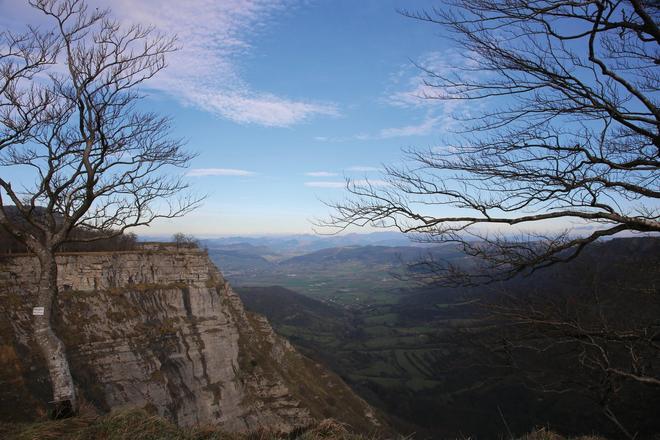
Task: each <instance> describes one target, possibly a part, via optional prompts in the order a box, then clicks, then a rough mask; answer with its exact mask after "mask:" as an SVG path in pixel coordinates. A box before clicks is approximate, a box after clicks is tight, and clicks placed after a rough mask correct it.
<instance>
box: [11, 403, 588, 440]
mask: <svg viewBox="0 0 660 440" xmlns="http://www.w3.org/2000/svg"><path fill="white" fill-rule="evenodd" d="M0 438H2V439H5V440H36V439H39V440H124V439H126V440H278V439H287V440H321V439H332V440H379V439H378V438H377V437H371V436H364V435H360V434H354V433H351V432H350V431H349V430H348V429H347V427H345V426H343V425H341V424H339V423H337V422H335V421H334V420H331V419H327V420H323V421H321V422H319V423H318V424H317V425H315V426H311V427H309V428H308V429H306V430H304V431H301V432H299V433H296V434H290V435H287V436H281V435H278V434H277V433H270V432H263V431H261V432H252V433H248V434H231V433H226V432H222V431H218V430H217V429H213V428H192V429H191V428H179V427H177V426H175V425H174V424H172V423H170V422H168V421H167V420H165V419H163V418H160V417H157V416H153V415H150V414H148V413H147V412H145V411H143V410H123V411H117V412H114V413H111V414H109V415H105V416H97V415H94V414H91V413H90V414H84V415H81V416H79V417H75V418H71V419H65V420H58V421H44V422H37V423H29V424H27V423H26V424H18V423H16V424H10V423H1V424H0ZM407 439H408V440H412V437H407ZM382 440H384V439H382ZM520 440H564V437H561V436H559V435H556V434H554V433H552V432H548V431H545V430H538V431H536V432H533V433H530V434H528V435H526V436H524V437H522V438H521V439H520ZM574 440H599V439H598V438H596V437H580V438H578V439H574Z"/></svg>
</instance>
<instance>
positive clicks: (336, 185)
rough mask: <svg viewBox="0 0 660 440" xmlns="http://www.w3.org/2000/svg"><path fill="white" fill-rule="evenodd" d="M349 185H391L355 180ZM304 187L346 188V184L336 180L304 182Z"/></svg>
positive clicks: (368, 180)
mask: <svg viewBox="0 0 660 440" xmlns="http://www.w3.org/2000/svg"><path fill="white" fill-rule="evenodd" d="M350 185H356V186H372V187H376V186H391V184H390V183H389V182H388V181H386V180H382V179H357V180H351V181H350ZM305 186H308V187H311V188H346V182H345V181H341V182H340V181H337V180H325V181H312V182H305Z"/></svg>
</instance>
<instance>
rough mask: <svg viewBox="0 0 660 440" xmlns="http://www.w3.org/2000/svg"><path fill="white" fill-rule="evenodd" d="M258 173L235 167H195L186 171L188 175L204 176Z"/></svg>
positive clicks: (250, 174)
mask: <svg viewBox="0 0 660 440" xmlns="http://www.w3.org/2000/svg"><path fill="white" fill-rule="evenodd" d="M255 174H256V173H254V172H252V171H247V170H238V169H235V168H193V169H191V170H190V171H188V172H187V173H186V176H188V177H204V176H242V177H245V176H254V175H255Z"/></svg>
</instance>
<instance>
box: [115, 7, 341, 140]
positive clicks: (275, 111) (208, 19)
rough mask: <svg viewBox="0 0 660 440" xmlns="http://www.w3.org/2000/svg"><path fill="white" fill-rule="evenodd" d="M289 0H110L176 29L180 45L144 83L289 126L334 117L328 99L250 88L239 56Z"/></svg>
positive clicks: (137, 16)
mask: <svg viewBox="0 0 660 440" xmlns="http://www.w3.org/2000/svg"><path fill="white" fill-rule="evenodd" d="M292 4H293V2H292V0H223V1H222V2H218V1H216V0H189V1H186V2H181V1H178V0H142V1H139V2H136V1H134V0H115V1H114V2H113V3H112V10H113V15H115V16H117V17H119V18H120V20H121V21H123V22H133V23H141V24H146V25H153V26H154V27H155V28H156V29H158V30H159V31H161V32H167V34H175V35H176V36H177V39H178V42H179V44H180V46H181V50H179V51H178V52H176V53H173V54H171V55H170V56H169V57H168V60H167V61H168V67H167V69H165V70H164V71H163V72H161V73H160V74H159V75H158V76H157V77H156V78H154V79H153V80H152V81H149V83H148V84H147V86H148V87H151V88H153V89H156V90H159V91H162V92H165V93H167V94H169V95H171V96H173V97H174V98H176V99H177V100H179V101H180V102H181V103H183V104H185V105H190V106H194V107H196V108H199V109H201V110H204V111H207V112H210V113H213V114H215V115H217V116H219V117H221V118H225V119H229V120H231V121H234V122H237V123H240V124H257V125H263V126H270V127H288V126H291V125H294V124H298V123H301V122H303V121H305V120H308V119H309V118H311V117H314V116H318V115H324V116H336V115H338V113H339V112H338V110H337V108H336V106H335V105H333V104H330V103H318V102H313V101H308V100H296V99H291V98H288V97H282V96H277V95H274V94H272V93H268V92H264V91H259V90H255V89H254V87H252V86H251V85H250V84H248V83H247V82H246V81H245V80H244V79H243V77H242V74H241V72H240V66H239V63H238V59H239V58H240V56H242V55H244V54H245V53H247V52H248V51H249V50H250V49H251V43H250V39H251V38H253V37H254V36H255V35H258V34H259V33H260V32H263V31H264V29H265V28H266V27H267V26H268V25H270V24H272V22H273V21H274V19H275V17H276V16H277V14H278V13H281V12H282V11H284V10H289V9H291V7H292Z"/></svg>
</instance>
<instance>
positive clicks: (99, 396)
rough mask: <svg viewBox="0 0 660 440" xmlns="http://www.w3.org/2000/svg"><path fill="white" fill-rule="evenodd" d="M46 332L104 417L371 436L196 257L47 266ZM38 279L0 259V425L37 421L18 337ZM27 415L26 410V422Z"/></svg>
mask: <svg viewBox="0 0 660 440" xmlns="http://www.w3.org/2000/svg"><path fill="white" fill-rule="evenodd" d="M58 267H59V288H60V295H59V298H58V301H59V306H60V310H61V311H62V312H61V314H60V315H59V316H58V317H57V322H56V331H57V333H58V334H59V335H60V337H61V338H62V339H63V341H64V342H65V344H66V346H67V354H68V356H69V359H70V363H71V366H72V372H73V375H74V379H75V381H76V384H77V386H78V387H79V388H80V393H81V395H82V396H83V397H84V399H85V400H86V401H87V402H90V403H91V404H93V405H94V406H95V407H97V408H98V409H100V410H102V411H105V410H109V409H111V408H117V407H123V406H137V407H144V408H147V409H148V410H150V411H153V412H157V413H159V414H160V415H164V416H165V417H167V418H169V419H171V420H173V421H175V422H176V423H178V424H180V425H200V424H201V425H219V426H221V427H222V428H223V429H225V430H228V431H248V430H253V429H259V428H262V427H265V428H268V429H275V430H280V431H284V432H288V431H292V430H294V429H297V428H300V427H304V426H306V425H309V424H310V423H312V422H313V420H314V419H322V418H326V417H334V418H337V419H339V420H340V421H343V422H346V423H349V424H350V425H352V426H353V427H354V428H355V429H359V430H364V431H369V430H372V431H373V430H377V429H378V428H379V426H380V423H379V421H378V419H377V418H376V416H375V415H374V414H373V412H372V410H371V408H370V407H369V406H368V405H367V404H366V403H365V402H364V401H362V400H361V399H359V398H358V397H357V396H355V395H354V394H353V393H352V392H351V390H350V389H349V388H348V387H347V386H346V385H345V384H344V383H343V382H342V381H341V379H340V378H339V377H337V376H336V375H334V374H333V373H331V372H329V371H327V370H325V369H324V368H323V367H321V366H320V365H318V364H316V363H314V362H313V361H311V360H310V359H308V358H306V357H304V356H302V355H301V354H299V353H298V352H296V350H295V349H294V348H293V347H292V346H291V345H290V344H289V343H288V342H287V341H286V340H284V339H282V338H280V337H278V336H277V335H275V334H274V333H273V330H272V329H271V327H270V325H269V323H268V321H267V320H266V319H265V318H263V317H261V316H258V315H254V314H250V313H248V312H246V311H245V310H244V309H243V305H242V303H241V301H240V299H239V298H238V296H237V295H236V294H235V293H234V292H233V291H232V289H231V287H230V286H229V285H228V284H227V283H226V282H225V280H224V279H223V278H222V275H221V274H220V272H219V271H218V270H217V269H216V268H215V266H213V264H212V263H211V262H210V261H209V259H208V257H207V255H206V254H205V253H204V252H203V251H200V250H198V249H185V248H184V249H177V248H174V247H172V246H155V247H153V246H152V248H145V249H141V250H139V251H130V252H116V253H84V254H62V255H60V256H58ZM37 271H38V267H37V264H36V261H35V260H34V259H33V258H30V257H28V256H16V257H4V258H2V259H0V314H1V316H0V317H1V319H2V321H1V324H0V414H1V415H0V417H2V418H4V419H5V420H6V419H13V420H16V419H21V418H22V419H26V418H28V419H29V418H32V417H34V416H35V414H38V410H39V409H42V408H43V405H42V402H44V401H46V400H47V396H48V394H49V385H48V381H47V375H46V374H45V370H44V366H43V361H42V360H41V359H40V357H39V356H38V354H37V352H36V350H35V348H34V343H33V341H32V338H31V336H30V324H29V322H30V317H31V315H30V311H31V307H32V305H33V304H32V302H31V297H32V295H31V292H32V290H33V289H34V280H35V279H36V276H37ZM35 408H36V410H35Z"/></svg>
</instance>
